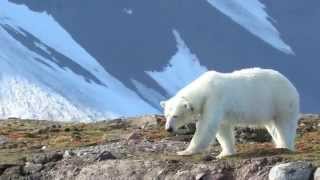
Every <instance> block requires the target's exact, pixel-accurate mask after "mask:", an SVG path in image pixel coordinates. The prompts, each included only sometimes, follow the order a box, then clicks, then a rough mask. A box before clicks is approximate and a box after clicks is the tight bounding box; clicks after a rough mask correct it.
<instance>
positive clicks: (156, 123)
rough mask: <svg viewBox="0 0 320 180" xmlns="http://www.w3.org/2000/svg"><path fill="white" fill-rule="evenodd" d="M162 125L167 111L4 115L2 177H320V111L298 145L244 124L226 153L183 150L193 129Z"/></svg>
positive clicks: (307, 119)
mask: <svg viewBox="0 0 320 180" xmlns="http://www.w3.org/2000/svg"><path fill="white" fill-rule="evenodd" d="M163 124H164V119H163V117H161V116H146V117H137V118H128V119H115V120H111V121H103V122H96V123H89V124H84V123H60V122H50V121H35V120H20V119H9V120H0V179H268V176H270V177H272V178H276V177H284V176H287V177H291V176H292V177H295V178H298V179H299V178H301V177H303V178H304V179H312V177H316V176H318V175H319V178H320V169H317V170H316V167H320V116H319V115H303V116H302V118H301V120H300V121H299V129H298V130H297V132H298V136H297V139H296V149H297V151H296V152H289V151H287V150H285V149H274V148H273V145H272V143H271V138H270V136H269V135H268V134H267V133H266V131H264V130H253V129H249V128H238V129H237V130H236V137H237V150H238V152H239V153H238V154H237V155H234V156H232V157H228V158H225V159H221V160H218V159H215V156H216V155H217V154H218V153H219V152H220V147H219V145H218V144H213V145H211V146H210V148H208V150H206V151H205V152H204V153H202V154H198V155H194V156H188V157H181V156H177V155H176V154H175V152H176V151H179V150H182V149H184V148H185V147H186V146H187V144H188V142H189V141H190V139H191V137H192V133H188V132H186V133H185V134H180V135H175V134H169V133H167V132H165V131H164V129H163ZM285 163H288V164H285ZM271 169H272V170H271Z"/></svg>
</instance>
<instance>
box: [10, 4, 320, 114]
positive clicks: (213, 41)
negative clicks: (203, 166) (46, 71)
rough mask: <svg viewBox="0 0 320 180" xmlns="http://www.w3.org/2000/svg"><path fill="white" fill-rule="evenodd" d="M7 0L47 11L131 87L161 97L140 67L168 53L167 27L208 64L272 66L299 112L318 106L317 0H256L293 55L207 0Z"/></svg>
mask: <svg viewBox="0 0 320 180" xmlns="http://www.w3.org/2000/svg"><path fill="white" fill-rule="evenodd" d="M10 1H11V2H14V3H17V4H25V5H27V6H28V7H29V8H30V9H31V10H33V11H37V12H46V13H48V14H50V15H51V16H52V17H53V18H54V20H56V21H57V22H58V23H59V24H60V25H61V26H62V27H63V28H64V29H65V30H66V31H67V32H68V33H70V35H71V36H72V37H73V38H74V39H75V40H76V41H77V42H78V43H79V44H80V45H81V46H82V47H83V48H84V49H85V50H86V51H87V52H89V53H90V54H91V55H92V56H93V57H95V58H96V59H97V61H99V63H100V64H101V65H102V66H103V67H104V68H105V69H106V70H107V71H108V72H110V73H111V74H112V75H113V76H115V77H116V78H118V79H120V81H121V82H123V83H124V84H125V85H126V86H128V87H130V88H132V89H135V88H134V87H133V84H132V82H131V80H130V79H136V80H138V81H140V82H143V83H144V84H146V85H147V86H148V87H152V88H154V89H156V90H158V91H159V92H160V93H161V94H163V95H165V96H166V94H167V93H166V92H165V91H164V90H163V88H161V87H159V85H158V84H157V83H156V82H155V81H154V80H152V79H151V78H150V77H149V76H147V75H146V74H145V71H148V70H161V69H162V68H163V67H164V66H165V65H166V64H167V63H168V60H169V59H170V58H171V57H172V56H173V55H174V54H175V52H176V42H175V39H174V36H173V34H172V30H173V29H176V30H177V31H179V32H180V34H181V36H182V37H183V39H184V40H185V42H186V44H187V45H188V47H189V48H190V49H191V51H192V53H194V54H196V55H197V57H198V58H199V60H200V62H201V64H203V65H205V66H207V67H208V69H214V70H217V71H223V72H225V71H231V70H234V69H239V68H244V67H255V66H256V67H264V68H273V69H277V70H279V71H281V72H282V73H283V74H285V75H286V76H287V77H288V78H289V79H290V80H292V81H293V84H295V85H296V86H297V88H298V90H299V92H301V99H302V101H301V103H302V106H301V107H302V109H303V111H308V112H317V111H319V109H320V106H319V105H318V102H317V99H320V95H319V93H317V92H319V91H320V86H319V85H317V84H316V83H315V82H317V81H318V79H317V77H318V74H317V72H318V64H319V62H318V60H317V59H318V56H319V54H318V45H319V43H320V36H317V35H318V34H319V32H320V25H319V23H317V20H318V19H319V17H320V11H319V10H318V7H319V1H317V0H310V1H308V3H303V2H302V1H299V0H283V1H261V2H262V3H264V4H265V5H266V11H267V13H268V14H269V15H270V17H271V18H272V19H275V20H276V23H273V24H274V26H275V27H276V28H277V29H278V30H279V32H280V34H281V38H282V39H283V40H284V41H285V42H286V43H287V44H289V45H290V46H291V47H292V49H293V51H294V52H295V55H288V54H285V53H282V52H280V51H279V50H277V49H275V48H273V47H271V46H270V45H269V44H266V43H265V42H264V41H262V40H261V39H259V38H257V37H256V36H254V35H252V34H251V33H249V32H248V31H247V30H245V29H244V28H243V27H241V26H240V25H238V24H237V23H236V22H234V21H232V20H231V19H230V18H229V17H227V16H226V15H224V14H222V13H221V12H220V11H218V10H217V9H215V8H213V7H212V6H211V5H210V4H209V3H208V2H207V1H186V2H183V3H181V2H173V1H170V0H162V1H158V2H150V1H148V0H142V1H134V2H133V1H132V2H131V1H126V0H118V1H116V2H115V1H94V2H91V3H88V2H86V1H76V0H68V1H63V0H55V1H41V2H40V1H37V0H28V1H24V0H10ZM288 4H290V6H288ZM125 9H132V11H133V13H132V14H131V15H128V14H126V13H124V10H125ZM190 12H193V13H190ZM16 38H18V37H16ZM22 38H23V37H20V41H21V42H22V43H24V44H25V45H27V46H29V48H30V49H32V50H33V51H35V52H36V53H39V54H41V53H42V54H43V52H40V50H39V49H36V48H35V47H33V46H32V44H31V43H28V41H32V40H33V39H34V37H30V36H29V37H28V39H27V40H22ZM50 51H51V52H52V53H53V56H54V57H58V58H57V59H59V60H61V61H59V62H58V63H59V65H60V66H63V67H68V68H69V69H72V70H73V71H74V72H75V73H77V74H81V75H82V76H84V78H86V79H87V80H88V81H97V79H95V77H93V76H92V75H91V74H90V72H86V71H84V69H83V68H81V67H78V66H77V65H76V64H74V63H72V62H71V61H70V59H68V57H65V56H63V55H62V54H60V53H59V52H55V51H54V49H50ZM51 59H52V58H51ZM53 63H56V62H54V61H53ZM301 67H303V68H301ZM306 69H307V70H306Z"/></svg>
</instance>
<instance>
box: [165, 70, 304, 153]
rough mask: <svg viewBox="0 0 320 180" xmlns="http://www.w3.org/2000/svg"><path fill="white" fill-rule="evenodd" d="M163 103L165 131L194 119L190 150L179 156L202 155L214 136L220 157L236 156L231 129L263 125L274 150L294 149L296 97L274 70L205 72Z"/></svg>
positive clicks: (297, 104)
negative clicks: (220, 150)
mask: <svg viewBox="0 0 320 180" xmlns="http://www.w3.org/2000/svg"><path fill="white" fill-rule="evenodd" d="M161 105H162V106H163V107H164V114H165V116H166V119H167V122H166V129H170V128H171V129H173V130H177V128H179V127H181V126H183V125H185V124H187V123H190V122H192V121H194V120H195V119H196V118H198V122H197V130H196V132H195V134H194V136H193V138H192V140H191V142H190V144H189V146H188V148H187V149H186V150H184V151H181V152H178V154H179V155H191V154H195V153H198V152H201V151H203V150H204V149H205V148H206V147H207V146H208V145H209V144H210V142H211V141H212V140H213V139H214V137H216V138H217V139H218V141H219V143H220V144H221V146H222V152H221V153H220V155H219V156H218V157H223V156H227V155H232V154H234V153H235V148H234V143H235V141H234V135H233V130H234V127H235V126H260V127H261V126H262V127H265V128H266V129H267V130H268V132H269V133H270V134H271V136H272V138H273V140H274V142H275V145H276V147H277V148H288V149H290V150H294V139H295V135H296V128H297V121H298V118H299V94H298V92H297V90H296V88H295V87H294V86H293V85H292V84H291V82H290V81H289V80H288V79H287V78H286V77H284V76H283V75H282V74H280V73H279V72H277V71H275V70H270V69H260V68H252V69H243V70H240V71H235V72H232V73H219V72H215V71H208V72H206V73H204V74H203V75H201V76H200V77H199V78H198V79H196V80H194V81H193V82H191V83H190V84H189V85H187V86H186V87H184V88H183V89H181V90H180V91H179V92H178V93H177V94H176V95H175V96H174V97H172V98H170V99H169V100H167V101H165V102H162V103H161Z"/></svg>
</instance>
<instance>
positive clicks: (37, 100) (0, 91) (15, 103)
mask: <svg viewBox="0 0 320 180" xmlns="http://www.w3.org/2000/svg"><path fill="white" fill-rule="evenodd" d="M0 84H1V86H0V117H1V118H9V117H16V118H22V119H46V120H47V119H54V120H57V121H80V122H86V121H89V120H91V119H92V117H94V118H95V119H96V120H102V119H104V118H105V117H110V118H112V117H116V116H118V115H116V114H113V113H105V114H101V113H98V112H94V111H92V110H90V109H88V108H84V107H77V105H74V104H72V103H70V101H69V100H67V99H66V98H65V97H62V96H61V95H59V94H57V93H55V92H53V91H52V90H50V89H47V88H45V87H41V85H37V84H34V83H33V82H30V81H28V80H27V79H24V78H21V77H13V76H10V77H7V76H2V77H1V79H0Z"/></svg>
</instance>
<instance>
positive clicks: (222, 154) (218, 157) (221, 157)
mask: <svg viewBox="0 0 320 180" xmlns="http://www.w3.org/2000/svg"><path fill="white" fill-rule="evenodd" d="M233 154H234V153H224V152H221V153H220V154H219V155H218V156H216V158H217V159H223V158H225V157H227V156H231V155H233Z"/></svg>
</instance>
